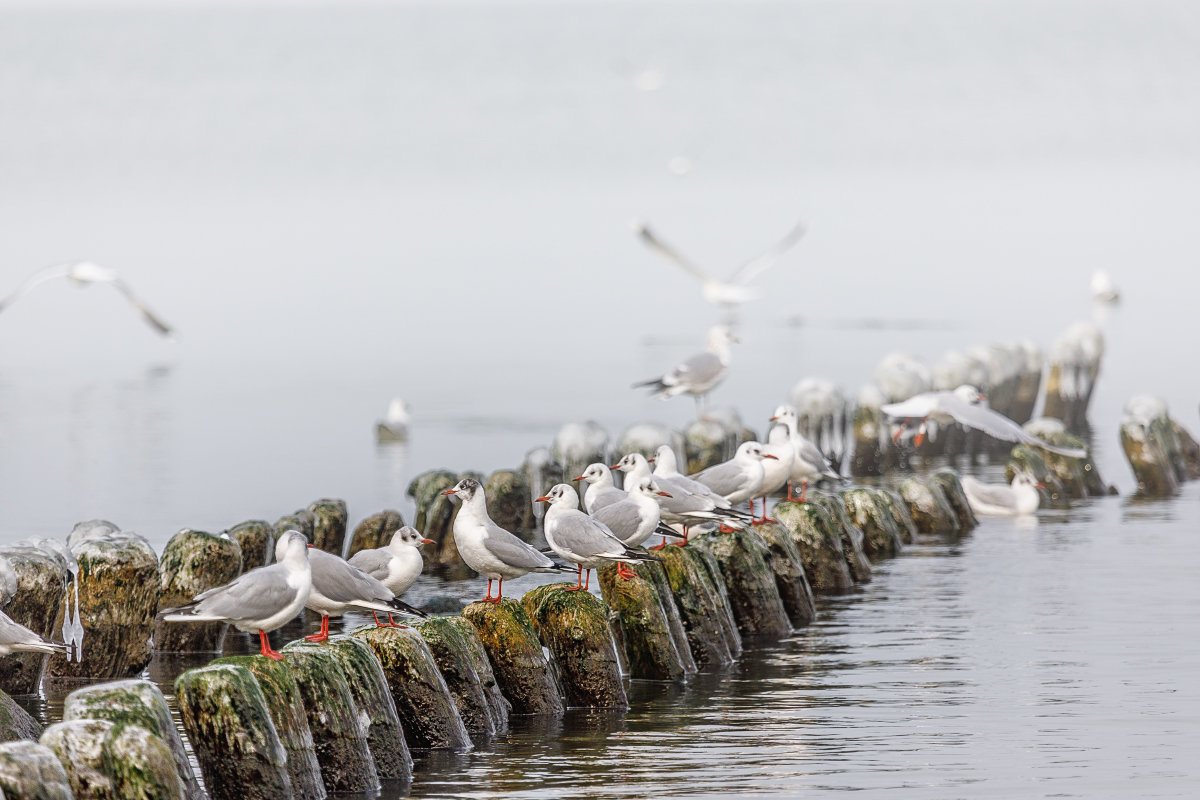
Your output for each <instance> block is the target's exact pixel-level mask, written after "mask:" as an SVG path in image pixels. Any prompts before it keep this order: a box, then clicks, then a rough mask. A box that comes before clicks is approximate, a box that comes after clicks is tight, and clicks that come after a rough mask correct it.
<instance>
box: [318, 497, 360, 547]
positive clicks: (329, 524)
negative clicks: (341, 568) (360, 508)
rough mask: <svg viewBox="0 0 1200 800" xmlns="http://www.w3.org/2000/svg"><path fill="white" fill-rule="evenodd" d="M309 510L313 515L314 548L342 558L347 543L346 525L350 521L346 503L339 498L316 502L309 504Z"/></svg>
mask: <svg viewBox="0 0 1200 800" xmlns="http://www.w3.org/2000/svg"><path fill="white" fill-rule="evenodd" d="M308 510H309V511H310V512H311V513H312V515H313V535H312V539H311V542H312V545H313V547H315V548H317V549H318V550H324V551H325V552H326V553H333V554H334V555H335V556H340V555H341V554H342V549H343V546H344V545H345V543H346V524H347V523H348V521H349V519H350V512H349V511H348V510H347V509H346V501H345V500H340V499H337V498H324V499H321V500H315V501H313V502H312V503H309V505H308Z"/></svg>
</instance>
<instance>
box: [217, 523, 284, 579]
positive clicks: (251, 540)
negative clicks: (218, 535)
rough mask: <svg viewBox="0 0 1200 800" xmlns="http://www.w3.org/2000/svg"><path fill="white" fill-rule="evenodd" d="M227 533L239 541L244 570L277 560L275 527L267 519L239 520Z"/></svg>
mask: <svg viewBox="0 0 1200 800" xmlns="http://www.w3.org/2000/svg"><path fill="white" fill-rule="evenodd" d="M225 533H227V534H229V538H230V539H233V540H234V541H235V542H237V543H238V550H239V551H241V554H242V569H243V570H244V571H247V572H249V571H250V570H252V569H254V568H255V567H262V566H265V565H267V564H270V563H271V562H272V561H274V560H275V527H274V526H273V525H272V524H271V523H269V522H267V521H266V520H265V519H251V520H246V521H245V522H239V523H238V524H237V525H234V526H233V527H232V528H230V529H229V530H227V531H225Z"/></svg>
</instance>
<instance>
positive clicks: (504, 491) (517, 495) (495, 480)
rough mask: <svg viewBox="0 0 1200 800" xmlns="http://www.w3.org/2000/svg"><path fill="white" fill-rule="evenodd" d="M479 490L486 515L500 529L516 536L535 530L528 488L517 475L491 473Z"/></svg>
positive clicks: (505, 472)
mask: <svg viewBox="0 0 1200 800" xmlns="http://www.w3.org/2000/svg"><path fill="white" fill-rule="evenodd" d="M483 490H484V493H485V494H486V495H487V504H488V515H489V516H491V518H492V521H494V522H495V523H496V524H497V525H499V526H500V527H501V528H504V529H505V530H507V531H512V532H513V533H515V534H518V535H526V534H530V533H532V532H533V531H534V530H535V529H536V528H537V520H536V519H535V518H534V516H533V504H532V503H531V502H530V495H529V484H528V483H527V482H526V481H525V476H524V475H523V474H522V473H521V472H519V471H514V470H507V469H506V470H499V471H497V472H493V473H492V474H491V475H489V476H488V479H487V482H486V483H484V485H483Z"/></svg>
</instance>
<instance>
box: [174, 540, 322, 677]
mask: <svg viewBox="0 0 1200 800" xmlns="http://www.w3.org/2000/svg"><path fill="white" fill-rule="evenodd" d="M308 556H309V552H308V539H306V538H305V536H304V534H303V533H300V531H295V530H289V531H285V532H284V534H283V535H282V536H280V537H279V540H278V541H277V542H276V543H275V563H274V564H270V565H268V566H265V567H256V568H255V569H252V570H250V571H249V572H245V573H242V574H241V575H239V576H238V577H236V578H234V579H233V580H232V581H230V582H229V583H227V584H225V585H223V586H218V587H216V588H214V589H209V590H208V591H205V592H201V593H200V594H198V595H197V596H196V599H195V600H193V601H192V602H191V603H189V604H188V605H186V606H181V607H179V608H169V609H166V610H165V611H163V612H162V615H161V616H162V618H163V620H165V621H167V622H205V621H208V622H229V623H231V624H232V625H233V627H235V628H237V629H238V630H239V631H246V632H247V633H253V632H254V631H258V640H259V643H260V644H261V645H262V650H261V654H262V655H264V656H266V657H267V658H272V659H274V660H276V661H282V660H283V654H282V653H280V652H278V651H276V650H272V649H271V642H270V640H269V639H267V631H273V630H275V629H276V628H278V627H280V626H281V625H283V624H284V623H285V622H287V621H288V620H290V619H292V618H293V617H295V616H296V615H297V614H299V613H300V609H302V608H304V604H305V603H307V602H308V596H309V593H310V592H311V591H312V578H313V573H312V566H311V565H310V564H309V560H308Z"/></svg>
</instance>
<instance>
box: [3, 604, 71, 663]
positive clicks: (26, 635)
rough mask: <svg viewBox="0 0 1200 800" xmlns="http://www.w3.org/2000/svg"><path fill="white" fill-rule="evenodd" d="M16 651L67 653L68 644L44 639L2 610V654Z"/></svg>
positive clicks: (5, 654)
mask: <svg viewBox="0 0 1200 800" xmlns="http://www.w3.org/2000/svg"><path fill="white" fill-rule="evenodd" d="M16 652H28V653H66V652H67V646H66V645H65V644H63V643H62V642H51V641H49V640H47V639H43V638H42V637H41V636H38V635H37V634H36V633H34V632H33V631H31V630H29V628H26V627H25V626H24V625H22V624H21V623H19V622H17V621H16V620H14V619H13V618H12V617H10V616H9V615H8V614H5V613H4V612H3V611H0V656H7V655H10V654H12V653H16Z"/></svg>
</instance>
